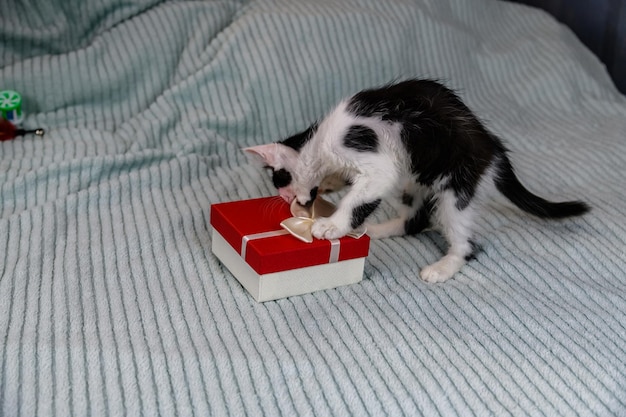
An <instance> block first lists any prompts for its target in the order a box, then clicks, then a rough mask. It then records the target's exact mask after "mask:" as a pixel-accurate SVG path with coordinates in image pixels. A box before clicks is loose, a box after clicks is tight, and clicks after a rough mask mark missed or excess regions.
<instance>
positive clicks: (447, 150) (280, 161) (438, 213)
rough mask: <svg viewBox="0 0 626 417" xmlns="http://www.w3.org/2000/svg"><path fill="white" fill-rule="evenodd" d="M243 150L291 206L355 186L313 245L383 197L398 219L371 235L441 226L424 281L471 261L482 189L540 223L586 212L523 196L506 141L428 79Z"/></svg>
mask: <svg viewBox="0 0 626 417" xmlns="http://www.w3.org/2000/svg"><path fill="white" fill-rule="evenodd" d="M245 151H247V152H252V153H254V154H257V155H260V156H261V157H262V159H263V160H264V162H265V164H266V165H267V166H268V167H270V168H271V169H272V179H273V182H274V185H275V186H276V188H277V189H278V192H279V194H280V196H282V197H283V198H284V199H285V200H286V201H287V202H291V201H293V199H294V198H295V199H297V200H298V202H299V203H300V204H302V205H307V204H310V203H311V202H312V201H313V200H314V199H315V197H316V195H317V193H318V192H326V191H330V190H334V189H336V188H340V187H341V186H343V185H350V186H351V189H350V190H349V191H348V192H347V193H346V194H345V195H344V196H343V198H342V199H341V201H340V202H339V204H338V207H337V211H336V212H335V213H334V214H333V215H332V216H330V217H328V218H320V219H317V220H316V221H315V223H314V225H313V229H312V232H313V235H314V236H315V237H317V238H319V239H335V238H339V237H342V236H344V235H346V234H347V233H348V232H350V231H351V230H352V229H355V228H357V227H359V226H361V224H363V223H364V222H365V220H366V218H367V217H368V216H369V215H370V214H371V213H372V212H373V211H374V210H375V209H376V208H377V207H378V205H379V204H380V202H381V201H382V200H383V199H387V200H389V201H390V202H391V203H392V204H393V206H394V208H395V209H396V211H397V214H398V217H397V218H394V219H391V220H389V221H387V222H385V223H381V224H368V225H367V230H368V234H369V235H370V236H371V237H372V238H383V237H388V236H395V235H403V234H414V233H417V232H420V231H421V230H423V229H424V228H426V227H428V226H429V225H431V222H432V224H433V225H435V226H438V227H439V228H440V230H441V232H442V234H443V236H444V237H445V238H446V240H447V242H448V244H449V249H448V252H447V254H446V255H445V256H444V257H443V258H441V259H440V260H439V261H437V262H435V263H434V264H432V265H429V266H427V267H425V268H423V269H422V270H421V272H420V276H421V278H422V279H423V280H425V281H428V282H442V281H445V280H447V279H448V278H450V277H452V275H454V274H455V273H456V272H457V271H458V270H459V269H460V268H461V267H462V266H463V265H464V264H465V263H466V262H467V260H468V259H469V258H470V257H471V255H472V250H473V245H472V242H471V237H472V226H473V224H474V213H475V210H476V208H477V198H476V195H477V193H478V192H479V191H483V189H484V188H485V186H489V185H491V186H494V185H495V188H496V189H497V190H499V191H500V192H501V193H502V194H504V196H505V197H507V198H508V199H509V200H510V201H511V202H513V203H514V204H515V205H516V206H518V207H519V208H521V209H522V210H524V211H526V212H528V213H531V214H533V215H535V216H539V217H543V218H563V217H567V216H575V215H580V214H583V213H585V212H586V211H587V210H588V206H587V205H586V204H584V203H582V202H579V201H569V202H561V203H553V202H549V201H546V200H544V199H543V198H541V197H538V196H536V195H535V194H532V193H531V192H530V191H528V190H527V189H526V188H525V187H524V186H523V185H522V184H521V183H520V182H519V180H518V179H517V177H516V176H515V173H514V172H513V168H512V166H511V163H510V161H509V158H508V157H507V149H506V148H505V147H504V145H503V144H502V142H501V141H500V140H499V139H498V138H497V137H496V136H495V135H494V134H492V133H490V132H489V131H488V130H487V129H486V128H485V127H484V126H483V124H482V123H481V122H480V121H479V120H478V118H477V117H476V116H475V115H474V114H473V113H472V112H471V110H470V109H469V108H468V107H467V106H466V105H465V104H464V103H463V102H462V101H461V100H460V98H459V97H458V96H457V95H456V94H455V93H454V92H452V91H451V90H449V89H448V88H446V87H444V86H443V85H441V84H440V83H438V82H436V81H432V80H408V81H403V82H400V83H397V84H392V85H388V86H385V87H382V88H378V89H371V90H365V91H362V92H359V93H357V94H356V95H354V96H352V97H350V98H347V99H345V100H343V101H341V102H340V103H339V104H338V105H337V107H335V108H334V109H333V110H332V111H331V112H330V113H329V114H328V115H327V116H326V117H325V118H324V119H323V120H322V121H321V122H319V123H314V124H313V125H312V126H311V127H309V128H308V129H306V130H305V131H304V132H302V133H299V134H297V135H294V136H291V137H289V138H287V139H285V140H283V141H281V142H278V143H272V144H267V145H260V146H254V147H251V148H246V149H245Z"/></svg>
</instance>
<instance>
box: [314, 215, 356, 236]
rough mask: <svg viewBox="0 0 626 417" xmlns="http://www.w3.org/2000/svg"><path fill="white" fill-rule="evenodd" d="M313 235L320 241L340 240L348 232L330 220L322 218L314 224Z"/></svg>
mask: <svg viewBox="0 0 626 417" xmlns="http://www.w3.org/2000/svg"><path fill="white" fill-rule="evenodd" d="M311 233H312V234H313V236H314V237H316V238H318V239H339V238H340V237H343V236H345V235H346V234H347V233H348V231H347V230H343V229H342V228H340V227H339V226H337V225H336V224H335V223H334V222H333V221H332V220H330V218H326V217H320V218H318V219H316V220H315V223H313V226H312V227H311Z"/></svg>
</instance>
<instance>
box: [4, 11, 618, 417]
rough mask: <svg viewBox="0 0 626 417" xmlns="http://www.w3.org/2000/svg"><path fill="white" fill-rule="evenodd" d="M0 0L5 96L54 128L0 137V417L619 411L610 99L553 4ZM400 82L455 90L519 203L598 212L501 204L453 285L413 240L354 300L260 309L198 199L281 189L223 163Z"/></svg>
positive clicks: (389, 250) (614, 137)
mask: <svg viewBox="0 0 626 417" xmlns="http://www.w3.org/2000/svg"><path fill="white" fill-rule="evenodd" d="M0 3H1V5H0V90H4V89H13V90H16V91H18V92H20V93H21V94H22V96H23V99H24V101H23V109H24V113H25V120H24V123H23V125H24V127H28V128H34V127H43V128H45V129H46V131H47V133H46V136H45V138H43V139H40V138H36V137H33V136H27V137H23V138H19V139H16V140H13V141H8V142H0V415H2V416H7V417H13V416H38V417H44V416H59V417H60V416H63V417H67V416H139V415H145V416H191V415H195V416H228V415H231V416H242V415H249V416H272V417H274V416H296V415H300V416H348V415H354V416H401V415H407V416H419V415H424V416H437V415H441V416H454V415H462V416H469V415H476V416H489V415H493V416H507V415H514V416H574V415H582V416H591V415H594V416H619V415H621V416H624V415H626V261H625V258H626V226H625V224H626V223H625V220H624V219H625V215H626V204H625V203H626V198H625V197H624V195H625V193H624V190H625V181H626V180H625V178H626V99H625V98H624V96H622V95H620V94H618V92H617V90H616V88H615V87H614V86H613V84H612V83H611V81H610V79H609V77H608V75H607V73H606V70H605V69H604V67H603V66H602V65H601V64H600V63H599V61H598V60H597V59H596V58H595V57H594V56H593V55H592V54H591V53H590V52H589V51H588V50H586V49H585V48H584V47H583V46H582V44H581V43H580V42H579V41H578V40H577V39H576V38H575V36H574V35H573V33H572V32H571V31H570V30H568V29H567V28H565V27H564V26H562V25H560V24H558V23H557V22H556V21H555V20H554V19H552V18H550V17H549V16H548V15H547V14H545V13H542V12H539V11H538V10H535V9H531V8H528V7H524V6H519V5H514V4H511V3H507V2H504V1H495V0H471V1H468V0H437V1H434V0H433V1H427V0H420V1H418V0H414V1H409V0H394V1H384V2H383V1H378V0H346V1H339V0H336V1H333V0H324V1H315V2H313V1H303V0H258V1H227V0H224V1H155V0H135V1H132V2H128V1H119V0H88V1H84V0H81V1H78V0H70V1H67V0H52V1H49V0H46V1H44V0H35V1H32V2H28V3H23V2H19V1H15V0H2V1H0ZM409 77H430V78H436V79H439V80H441V81H443V82H445V83H446V84H447V85H448V86H450V87H451V88H454V89H456V91H458V92H459V95H460V96H461V97H463V99H464V100H465V101H466V102H467V104H468V105H469V106H470V107H471V108H472V109H473V110H474V111H475V112H476V114H477V115H478V116H479V117H480V118H481V119H482V120H484V121H485V123H486V125H487V126H488V127H489V128H490V129H491V130H492V131H494V132H495V133H496V134H498V135H499V136H501V137H502V138H503V140H504V141H505V142H506V144H507V146H508V147H509V148H510V149H511V151H512V152H511V158H512V161H513V164H514V166H515V167H516V169H517V172H518V174H519V177H520V178H521V180H522V182H523V183H524V184H525V185H526V186H528V188H529V189H531V190H533V191H534V192H536V193H537V194H539V195H541V196H543V197H546V198H548V199H552V200H567V199H582V200H584V201H586V202H587V203H589V204H590V206H591V207H592V210H591V212H590V213H588V214H586V215H584V216H582V217H579V218H574V219H568V220H564V221H557V222H554V221H544V220H539V219H536V218H533V217H532V216H529V215H526V214H524V213H523V212H521V211H520V210H519V209H516V208H515V207H513V206H512V205H511V204H510V203H507V202H506V201H505V200H502V199H495V200H493V202H491V203H489V204H488V206H487V209H486V210H485V211H484V212H481V213H480V215H479V218H480V223H479V226H478V228H477V235H476V241H477V243H478V244H479V245H480V247H481V250H480V252H479V253H478V254H477V256H476V259H474V260H472V261H471V262H469V263H468V264H467V265H466V266H464V267H463V269H462V270H461V272H459V273H458V274H457V275H456V276H455V277H454V279H452V280H450V281H448V282H446V283H443V284H438V285H433V284H427V283H424V282H422V281H421V280H420V279H419V276H418V272H419V270H420V268H422V267H424V266H425V265H427V264H429V263H432V262H434V261H435V260H437V259H438V258H439V257H441V256H442V254H443V253H444V251H445V249H446V247H445V243H444V241H443V240H442V239H441V237H439V235H437V234H436V233H433V232H425V233H423V234H420V235H417V236H410V237H398V238H391V239H383V240H378V241H373V242H372V245H371V250H370V255H369V257H368V258H367V260H366V264H365V276H364V280H363V281H362V282H361V283H359V284H356V285H351V286H347V287H341V288H338V289H334V290H329V291H322V292H316V293H313V294H308V295H304V296H298V297H291V298H287V299H282V300H279V301H275V302H268V303H257V302H255V301H254V300H253V299H252V297H251V296H250V295H249V294H248V293H246V291H245V290H244V289H243V288H242V287H241V286H240V285H239V284H238V282H237V281H236V279H234V277H233V276H232V275H231V274H230V273H229V272H228V270H227V269H225V268H224V267H223V266H222V265H221V264H220V262H219V261H218V260H217V259H216V258H215V257H214V256H213V255H212V253H211V250H210V248H211V227H210V224H209V220H210V219H209V212H210V206H211V204H212V203H217V202H223V201H231V200H238V199H246V198H252V197H261V196H270V195H273V194H274V193H275V190H274V189H273V187H272V185H271V181H270V180H269V178H268V176H267V174H266V172H265V171H264V170H263V169H262V167H260V166H259V165H258V164H256V163H255V162H254V161H251V160H249V159H248V158H247V157H246V156H245V155H244V154H243V152H242V151H241V148H243V147H246V146H250V145H254V144H259V143H266V142H271V141H275V140H279V139H281V138H284V137H286V136H287V135H289V134H292V133H295V132H297V131H299V130H302V129H304V128H305V127H307V126H308V125H309V124H310V123H311V122H313V121H314V120H317V119H319V118H321V117H323V116H324V114H325V113H326V112H328V111H329V110H330V109H331V108H332V106H333V105H334V104H335V103H336V102H337V101H338V100H339V99H340V98H342V97H344V96H346V95H349V94H352V93H354V92H356V91H359V90H361V89H364V88H368V87H373V86H379V85H382V84H385V83H388V82H390V81H393V80H401V79H405V78H409ZM391 214H392V212H391V211H390V209H389V208H388V207H386V206H385V207H383V209H382V210H381V211H380V212H379V213H377V214H376V217H377V218H380V219H384V218H385V217H386V216H389V215H391ZM251 215H262V213H251Z"/></svg>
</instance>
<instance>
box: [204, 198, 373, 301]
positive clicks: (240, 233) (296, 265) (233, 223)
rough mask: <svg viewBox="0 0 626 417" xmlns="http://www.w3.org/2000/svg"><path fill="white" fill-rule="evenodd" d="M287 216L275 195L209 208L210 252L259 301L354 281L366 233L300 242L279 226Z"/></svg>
mask: <svg viewBox="0 0 626 417" xmlns="http://www.w3.org/2000/svg"><path fill="white" fill-rule="evenodd" d="M289 217H292V214H291V212H290V208H289V205H288V204H287V203H285V202H284V201H283V200H280V199H278V198H276V197H266V198H257V199H252V200H241V201H233V202H228V203H218V204H213V205H212V206H211V225H212V226H213V253H214V254H215V255H216V256H217V257H218V258H219V259H220V260H221V261H222V263H223V264H224V265H225V266H226V267H227V268H228V269H229V270H230V271H231V273H233V275H235V277H236V278H237V279H238V280H239V281H240V282H241V284H242V285H243V286H244V287H245V288H246V289H247V290H248V291H249V292H250V293H251V294H252V295H253V296H254V297H255V299H257V300H258V301H267V300H270V299H276V298H282V297H287V296H290V295H298V294H304V293H308V292H312V291H316V290H320V289H328V288H334V287H337V286H340V285H346V284H351V283H355V282H358V281H360V280H361V279H362V276H363V266H364V258H365V257H366V256H367V254H368V251H369V241H370V239H369V237H368V236H367V235H364V236H362V237H360V238H358V239H355V238H352V237H343V238H341V239H335V240H321V239H314V240H313V242H312V243H305V242H302V241H300V240H298V239H297V238H295V237H294V236H292V235H290V234H289V233H288V232H287V231H286V230H284V229H282V228H281V227H280V222H281V221H283V220H285V219H287V218H289Z"/></svg>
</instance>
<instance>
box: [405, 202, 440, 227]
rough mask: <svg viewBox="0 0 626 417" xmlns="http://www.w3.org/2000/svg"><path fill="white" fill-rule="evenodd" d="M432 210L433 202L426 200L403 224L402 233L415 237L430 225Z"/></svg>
mask: <svg viewBox="0 0 626 417" xmlns="http://www.w3.org/2000/svg"><path fill="white" fill-rule="evenodd" d="M433 209H434V204H433V200H431V199H426V200H425V201H424V205H423V206H422V207H420V209H419V210H418V211H417V212H416V213H415V215H414V216H413V217H412V218H410V219H409V220H407V221H406V222H405V223H404V233H405V234H407V235H416V234H418V233H420V232H421V231H422V230H424V229H426V228H427V227H429V226H430V225H431V221H430V216H431V214H432V211H433Z"/></svg>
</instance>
